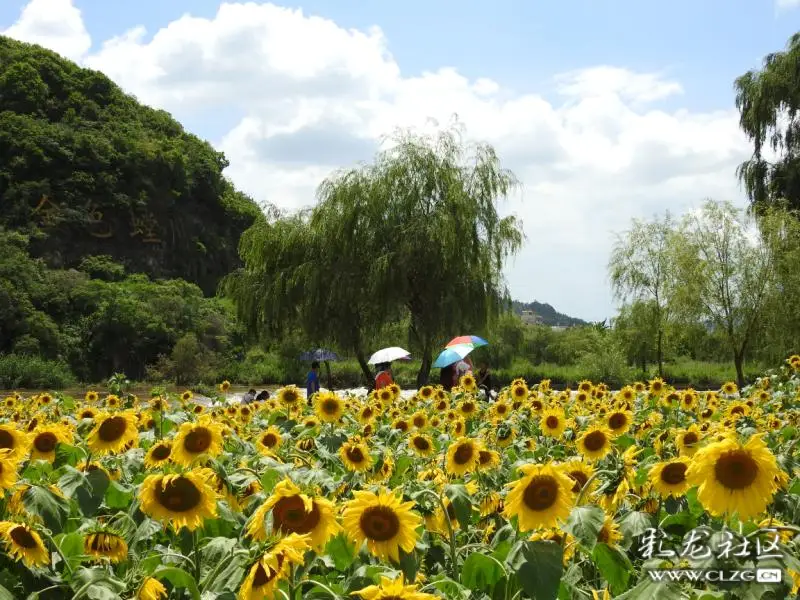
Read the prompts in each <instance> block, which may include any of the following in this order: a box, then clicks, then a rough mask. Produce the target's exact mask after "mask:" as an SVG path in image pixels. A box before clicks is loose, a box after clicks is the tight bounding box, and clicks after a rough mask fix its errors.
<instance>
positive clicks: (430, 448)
mask: <svg viewBox="0 0 800 600" xmlns="http://www.w3.org/2000/svg"><path fill="white" fill-rule="evenodd" d="M408 446H409V447H410V448H411V450H412V451H413V452H414V454H416V455H417V456H431V455H432V454H434V453H435V452H436V448H435V447H434V445H433V441H432V440H431V438H429V437H428V436H427V435H423V434H421V433H415V434H414V435H412V436H411V437H410V438H408Z"/></svg>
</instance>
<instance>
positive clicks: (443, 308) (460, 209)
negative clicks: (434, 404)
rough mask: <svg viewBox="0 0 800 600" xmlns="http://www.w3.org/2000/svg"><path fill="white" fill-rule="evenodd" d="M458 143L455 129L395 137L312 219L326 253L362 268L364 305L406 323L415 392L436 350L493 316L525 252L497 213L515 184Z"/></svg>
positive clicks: (325, 191)
mask: <svg viewBox="0 0 800 600" xmlns="http://www.w3.org/2000/svg"><path fill="white" fill-rule="evenodd" d="M462 135H463V129H462V128H461V127H460V126H459V124H458V123H455V124H454V125H453V126H451V127H450V128H448V129H446V130H444V131H442V132H440V133H439V134H438V135H436V136H423V135H419V134H415V133H411V132H408V131H401V132H398V133H397V134H396V135H395V136H394V137H393V138H392V139H391V140H390V147H389V149H387V150H385V151H383V152H381V153H380V154H378V156H377V157H376V159H375V161H374V163H372V164H370V165H365V166H362V167H359V168H357V169H352V170H349V171H346V172H343V173H339V174H338V175H336V176H334V177H332V178H330V179H328V180H326V181H325V182H324V183H323V184H322V186H320V193H319V196H320V204H319V205H318V207H317V208H316V210H315V211H314V215H313V217H312V229H314V230H315V231H318V232H324V235H325V239H326V241H327V242H328V244H329V251H330V252H331V253H334V254H336V255H340V256H347V257H348V262H350V261H353V262H355V263H356V264H359V265H362V267H363V270H362V271H361V274H362V277H363V283H362V285H363V289H364V293H365V294H368V295H369V301H370V302H371V303H373V305H374V306H376V307H378V308H379V310H380V312H381V313H382V314H392V313H395V312H397V311H400V312H401V313H405V314H407V315H408V318H409V331H408V333H409V343H410V345H411V346H412V348H414V350H416V351H417V352H418V353H419V354H420V358H421V365H420V370H419V373H418V375H417V383H418V384H420V385H422V384H423V383H425V382H427V380H428V376H429V373H430V368H431V364H432V359H433V352H434V349H435V348H437V347H438V346H439V345H441V344H442V343H443V342H445V341H446V340H447V339H449V338H450V337H453V336H455V335H460V334H463V333H468V332H470V331H474V330H479V329H483V328H484V327H485V326H486V323H487V320H488V319H490V318H491V317H492V316H493V315H496V314H497V313H499V311H500V310H501V308H502V307H503V305H504V302H506V301H507V300H508V294H507V289H506V286H505V282H504V279H503V275H502V268H503V264H504V262H505V259H506V258H507V257H508V256H510V255H512V254H514V253H515V252H517V251H518V250H519V248H520V247H521V245H522V242H523V233H522V228H521V223H520V222H519V221H518V220H517V219H516V218H515V217H513V216H506V217H501V216H500V215H499V214H498V210H497V206H498V201H499V200H500V199H501V198H504V197H506V196H507V195H508V193H509V192H510V191H511V190H512V189H513V188H514V187H515V186H517V185H518V182H517V179H516V178H515V176H514V174H513V173H511V172H510V171H508V170H506V169H503V168H502V166H501V164H500V161H499V159H498V157H497V154H496V153H495V151H494V149H493V148H492V147H491V146H489V145H486V144H479V145H472V144H468V143H466V142H465V141H464V140H463V137H462ZM351 232H357V235H355V236H353V234H352V233H351Z"/></svg>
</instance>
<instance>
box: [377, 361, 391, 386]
mask: <svg viewBox="0 0 800 600" xmlns="http://www.w3.org/2000/svg"><path fill="white" fill-rule="evenodd" d="M393 383H394V379H393V378H392V365H391V363H383V364H380V365H378V374H377V375H375V389H376V390H380V389H383V388H385V387H388V386H390V385H392V384H393Z"/></svg>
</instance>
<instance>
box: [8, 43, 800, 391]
mask: <svg viewBox="0 0 800 600" xmlns="http://www.w3.org/2000/svg"><path fill="white" fill-rule="evenodd" d="M799 59H800V35H798V36H795V37H793V38H792V40H791V41H790V44H789V47H788V49H787V50H786V51H785V52H780V53H776V54H774V55H771V56H770V57H768V58H767V59H766V61H765V65H764V68H763V69H762V70H760V71H754V72H751V73H748V74H746V75H744V76H743V77H741V78H740V79H739V80H737V83H736V89H737V105H738V107H739V109H740V112H741V124H742V128H743V129H744V131H745V132H746V133H747V134H748V135H749V136H750V137H751V139H752V140H753V145H754V155H753V158H752V159H751V160H750V161H748V162H747V163H745V164H743V165H742V167H741V168H740V170H739V176H740V177H741V178H742V179H743V181H744V183H745V184H746V188H747V190H748V193H749V194H750V196H751V199H752V201H753V204H754V206H755V207H756V208H758V210H757V211H756V212H757V214H758V215H759V217H758V220H757V221H756V222H754V223H753V222H750V223H749V224H753V225H754V226H755V230H757V231H758V232H759V235H758V236H757V237H758V241H757V243H753V241H752V238H750V241H748V240H746V239H744V238H743V237H742V236H741V235H740V233H741V227H740V225H742V224H744V225H747V224H748V217H747V216H745V215H743V214H740V213H738V212H736V211H731V210H730V207H728V206H727V205H725V204H709V205H708V206H707V208H706V211H707V215H706V216H707V217H708V218H710V219H711V220H712V221H713V222H715V223H716V224H717V225H719V226H715V227H707V226H705V225H706V224H707V222H706V221H703V220H702V219H701V220H698V219H697V218H695V220H694V221H693V222H692V221H691V220H683V221H676V222H673V221H671V220H669V219H665V220H658V219H657V220H655V221H653V222H650V223H634V224H633V226H632V227H631V229H630V230H629V231H626V232H624V233H623V234H621V236H620V240H619V244H618V246H617V248H616V250H615V254H614V255H613V256H612V257H611V265H610V266H611V276H612V281H613V283H614V289H615V291H616V292H617V295H618V297H619V298H620V299H621V300H623V301H624V303H623V305H622V307H621V309H620V312H619V314H618V315H617V316H616V317H615V318H613V319H611V320H610V321H609V322H607V323H605V322H604V323H598V324H586V323H584V322H583V321H581V320H580V319H575V318H572V317H569V316H567V315H563V314H560V313H558V312H557V311H556V310H555V309H554V308H553V307H551V306H550V305H548V304H540V303H536V302H534V303H528V304H526V303H522V302H513V303H511V302H510V301H509V298H508V295H507V293H506V289H505V282H504V281H503V279H502V276H501V268H502V264H503V260H504V258H505V257H506V256H508V255H509V254H511V253H513V252H515V251H516V250H517V249H518V248H519V245H520V243H521V242H522V238H521V229H520V226H519V223H517V222H516V221H515V220H514V219H505V220H504V219H501V218H500V217H499V216H498V213H497V209H496V206H497V201H498V199H500V198H502V197H503V196H505V194H506V193H507V192H508V190H510V189H511V188H513V187H514V186H515V185H516V180H515V178H514V176H513V174H511V173H509V172H507V171H505V170H504V169H502V167H501V165H500V162H499V160H498V158H497V156H496V155H495V153H494V150H493V149H492V148H491V147H489V146H485V145H484V146H477V147H469V146H467V145H465V144H463V143H462V140H461V137H460V131H458V130H457V129H451V130H448V131H447V132H445V133H444V134H442V135H441V136H440V137H438V138H435V139H427V138H420V137H415V136H410V135H405V134H401V136H400V137H399V139H398V141H399V144H398V145H397V147H396V148H395V149H394V150H392V151H390V152H387V153H383V154H380V155H378V156H377V157H376V159H375V161H374V162H373V163H372V164H371V165H368V166H365V167H360V168H357V169H353V170H349V171H344V172H342V173H337V174H334V175H333V176H331V177H330V178H329V179H328V180H326V181H325V182H323V185H322V186H321V188H320V198H319V202H318V204H317V205H316V207H314V208H313V209H312V210H310V211H307V212H302V213H299V214H283V213H281V212H280V211H278V210H276V209H270V210H268V211H267V212H266V214H263V213H262V211H261V210H260V209H259V208H258V207H257V206H256V204H255V203H254V202H253V201H252V200H250V199H249V198H247V197H246V196H245V195H243V194H241V193H240V192H238V191H236V190H235V189H234V187H233V186H232V184H231V183H230V182H228V181H227V180H226V179H225V177H224V176H223V174H222V171H223V169H224V168H225V167H226V165H227V161H226V159H225V157H224V156H223V155H222V154H221V153H219V152H217V151H215V150H214V149H213V148H212V147H211V146H210V145H209V144H208V143H206V142H204V141H202V140H200V139H198V138H197V137H195V136H193V135H191V134H189V133H186V132H185V131H184V130H183V128H182V127H181V125H180V124H179V123H177V122H176V121H174V120H173V119H172V118H171V117H170V115H168V114H167V113H165V112H163V111H158V110H154V109H151V108H148V107H145V106H142V105H141V104H139V103H138V102H137V101H136V100H135V99H134V98H132V97H130V96H127V95H125V94H124V93H123V92H122V91H121V90H120V89H119V88H118V87H117V86H116V85H115V84H113V83H112V82H111V81H109V80H108V79H107V78H106V77H105V76H103V75H102V74H100V73H97V72H93V71H90V70H87V69H82V68H79V67H78V66H76V65H74V64H73V63H71V62H69V61H66V60H64V59H62V58H60V57H59V56H57V55H56V54H54V53H52V52H50V51H47V50H45V49H42V48H40V47H38V46H31V45H27V44H23V43H19V42H16V41H12V40H9V39H6V38H2V37H0V107H1V108H2V111H0V388H3V387H5V388H17V387H64V386H69V385H71V384H73V383H75V382H77V381H82V382H99V381H103V380H105V379H107V378H109V377H110V376H112V375H113V374H114V373H116V372H124V373H125V374H126V375H127V376H128V377H130V378H131V379H134V380H137V381H143V380H147V381H152V382H167V381H171V382H177V383H179V384H180V385H199V384H205V385H213V384H215V383H217V382H219V381H221V380H223V379H228V380H230V381H232V382H235V383H242V384H252V385H259V384H261V385H263V384H283V383H287V382H295V383H300V382H301V381H302V380H303V377H304V374H305V370H306V368H307V365H305V364H303V363H301V362H300V361H299V360H298V356H299V354H300V353H301V352H302V351H303V350H306V349H308V348H310V347H316V346H326V347H330V348H331V349H333V350H335V351H337V352H338V353H339V354H340V355H341V356H342V357H343V359H344V360H343V361H341V362H339V363H336V364H334V365H333V375H334V383H335V385H336V386H337V387H345V386H346V387H349V386H355V385H363V384H364V383H365V382H366V381H367V378H368V377H370V375H369V371H368V369H369V368H368V366H367V365H366V364H365V358H366V356H368V355H369V353H370V352H371V351H372V350H374V349H375V348H377V347H379V346H383V345H395V344H397V345H402V346H405V347H407V348H409V349H410V350H411V351H412V353H413V354H414V355H415V357H417V358H419V359H421V360H416V361H412V362H410V363H406V364H398V365H396V369H395V375H396V377H397V379H398V381H399V382H400V383H401V384H403V385H406V386H410V385H416V384H417V383H419V382H421V381H424V380H425V379H426V378H427V376H428V373H429V371H430V362H431V360H432V359H433V358H435V354H436V350H437V348H438V347H439V345H440V344H441V343H443V342H444V341H446V339H448V338H449V337H451V336H452V335H456V334H461V333H475V334H478V335H482V336H484V337H487V338H488V339H490V340H491V342H492V343H491V345H490V346H489V347H487V348H484V349H480V350H479V351H476V354H475V359H476V360H477V361H481V360H486V361H487V362H488V363H489V364H490V365H491V366H492V368H493V370H494V374H495V376H496V379H497V382H498V384H504V383H507V382H508V381H510V380H511V379H512V378H514V377H517V376H523V377H526V378H527V379H529V380H534V381H535V380H538V379H543V378H549V379H551V380H552V381H553V383H554V384H555V385H558V386H565V385H574V384H575V383H576V382H578V381H579V380H581V379H585V378H589V379H594V380H598V379H604V380H606V381H607V382H609V383H611V384H615V383H619V382H622V381H626V380H631V379H644V378H648V377H653V376H656V375H658V374H660V375H661V376H663V377H664V378H665V379H667V380H669V381H671V382H672V383H674V384H677V385H690V386H694V387H715V386H718V385H720V384H721V383H722V382H723V381H727V380H730V379H739V380H740V382H742V381H746V380H750V379H752V378H753V377H754V376H755V375H756V374H757V373H758V372H760V371H761V370H762V368H763V366H764V365H773V364H775V363H776V362H779V361H780V360H782V359H783V358H784V357H785V356H786V355H787V354H790V353H794V352H798V351H800V346H798V341H797V340H800V277H798V271H797V269H796V268H795V265H796V264H797V263H798V260H800V258H799V257H800V255H798V254H797V251H798V246H797V244H796V241H797V237H796V236H797V222H798V221H797V220H796V219H795V217H794V215H792V214H791V213H787V212H781V209H784V208H787V207H788V208H790V209H791V208H795V209H797V208H798V207H800V195H799V194H800V192H798V189H800V188H798V185H797V184H798V182H800V161H799V160H798V158H797V157H798V152H797V150H798V145H797V144H798V138H797V136H796V135H794V132H795V131H796V130H797V126H798V124H797V108H798V105H797V98H800V69H797V68H795V67H796V65H797V64H798V60H799ZM784 113H785V114H786V115H787V117H788V119H782V118H778V117H779V115H780V114H784ZM768 145H771V146H772V148H773V150H775V152H776V155H777V159H776V160H775V162H774V163H769V162H767V161H766V159H765V158H764V156H763V150H764V148H765V147H766V146H768ZM715 211H716V212H715ZM712 213H713V214H712ZM695 217H696V216H695ZM715 254H716V255H717V256H723V257H724V259H723V260H719V259H715V258H714V256H715ZM221 281H224V285H223V287H222V288H219V287H218V285H219V283H220V282H221ZM686 282H689V283H691V285H686ZM218 289H221V290H222V291H223V292H224V294H222V295H218ZM522 310H533V311H534V312H536V313H537V314H539V315H540V316H541V317H542V324H541V325H526V324H523V323H522V321H521V320H520V318H519V316H518V315H519V313H520V312H521V311H522ZM551 325H554V326H555V325H558V326H569V328H568V329H564V330H562V329H560V328H559V329H553V328H552V327H550V326H551Z"/></svg>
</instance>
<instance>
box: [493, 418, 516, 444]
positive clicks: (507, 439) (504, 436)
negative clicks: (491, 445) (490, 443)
mask: <svg viewBox="0 0 800 600" xmlns="http://www.w3.org/2000/svg"><path fill="white" fill-rule="evenodd" d="M516 438H517V432H516V431H515V430H514V428H513V427H512V426H511V425H510V424H509V423H507V422H506V423H503V424H502V425H500V426H499V427H498V428H497V431H496V432H495V434H494V440H495V443H496V444H497V445H498V446H500V447H501V448H507V447H508V446H510V445H511V444H512V443H513V442H514V440H515V439H516Z"/></svg>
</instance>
